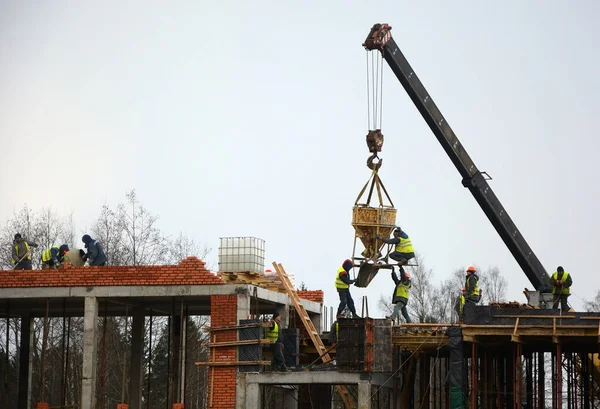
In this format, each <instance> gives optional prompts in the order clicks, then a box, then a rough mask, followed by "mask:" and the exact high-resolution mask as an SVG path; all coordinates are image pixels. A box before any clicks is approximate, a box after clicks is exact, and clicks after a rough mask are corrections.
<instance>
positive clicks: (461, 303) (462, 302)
mask: <svg viewBox="0 0 600 409" xmlns="http://www.w3.org/2000/svg"><path fill="white" fill-rule="evenodd" d="M464 306H465V296H464V295H463V294H461V295H460V307H459V309H460V312H461V313H462V311H463V307H464Z"/></svg>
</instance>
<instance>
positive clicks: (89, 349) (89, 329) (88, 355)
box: [81, 297, 98, 409]
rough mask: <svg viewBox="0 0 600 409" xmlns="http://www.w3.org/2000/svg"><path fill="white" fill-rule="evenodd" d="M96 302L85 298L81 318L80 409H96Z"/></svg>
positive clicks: (93, 299)
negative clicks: (81, 367) (81, 365)
mask: <svg viewBox="0 0 600 409" xmlns="http://www.w3.org/2000/svg"><path fill="white" fill-rule="evenodd" d="M97 341H98V300H97V299H96V297H85V312H84V317H83V370H82V382H81V383H82V385H81V409H95V408H96V361H97V358H98V357H97V355H98V342H97Z"/></svg>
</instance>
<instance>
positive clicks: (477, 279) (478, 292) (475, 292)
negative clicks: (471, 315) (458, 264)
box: [465, 274, 481, 295]
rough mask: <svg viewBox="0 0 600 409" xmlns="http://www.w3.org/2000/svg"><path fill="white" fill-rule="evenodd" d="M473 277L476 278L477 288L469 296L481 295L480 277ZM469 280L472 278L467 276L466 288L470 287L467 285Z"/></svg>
mask: <svg viewBox="0 0 600 409" xmlns="http://www.w3.org/2000/svg"><path fill="white" fill-rule="evenodd" d="M473 276H475V288H474V289H473V291H472V292H471V294H469V295H481V292H480V291H479V276H478V275H477V274H473ZM469 278H470V276H467V278H466V280H465V287H468V285H467V284H468V281H469Z"/></svg>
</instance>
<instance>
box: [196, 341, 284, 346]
mask: <svg viewBox="0 0 600 409" xmlns="http://www.w3.org/2000/svg"><path fill="white" fill-rule="evenodd" d="M273 343H274V341H273V340H271V339H249V340H245V341H227V342H211V343H208V344H206V343H204V344H200V346H203V347H209V348H219V347H233V346H237V345H253V344H273Z"/></svg>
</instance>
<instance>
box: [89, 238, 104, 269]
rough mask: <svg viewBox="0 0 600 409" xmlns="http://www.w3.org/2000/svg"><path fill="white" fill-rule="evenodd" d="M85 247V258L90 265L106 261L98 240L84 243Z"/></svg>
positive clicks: (102, 263) (99, 264)
mask: <svg viewBox="0 0 600 409" xmlns="http://www.w3.org/2000/svg"><path fill="white" fill-rule="evenodd" d="M85 248H86V249H87V253H86V255H85V258H86V259H87V260H88V263H89V265H90V266H101V265H104V264H105V263H106V254H105V253H104V249H103V248H102V245H101V244H100V243H99V242H98V240H92V241H90V242H88V243H86V244H85Z"/></svg>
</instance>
